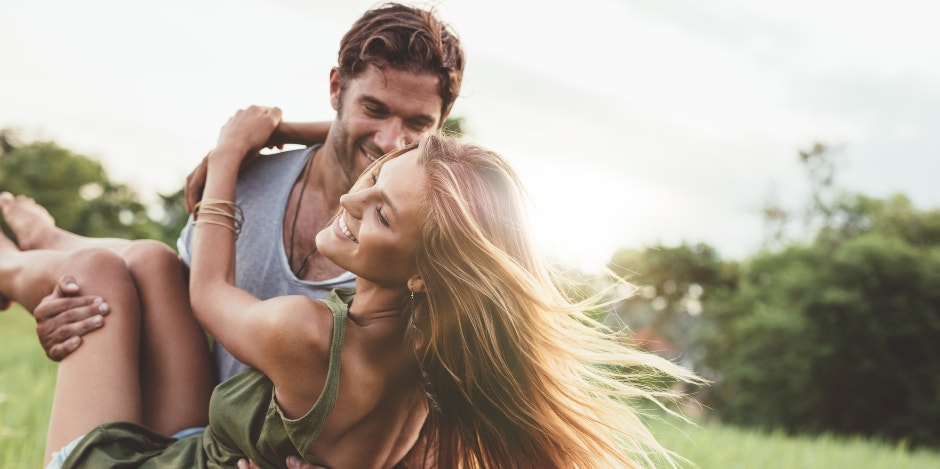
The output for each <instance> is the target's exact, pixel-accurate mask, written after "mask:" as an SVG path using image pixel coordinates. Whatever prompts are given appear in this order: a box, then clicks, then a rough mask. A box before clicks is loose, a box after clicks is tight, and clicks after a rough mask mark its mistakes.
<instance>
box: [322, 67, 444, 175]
mask: <svg viewBox="0 0 940 469" xmlns="http://www.w3.org/2000/svg"><path fill="white" fill-rule="evenodd" d="M341 85H342V80H341V79H340V76H339V71H338V70H336V69H333V71H332V72H331V73H330V98H331V101H332V103H333V108H334V109H336V112H337V115H336V120H335V121H334V122H333V127H332V129H331V130H330V138H329V142H328V144H329V145H330V146H331V147H332V149H333V151H334V153H335V155H336V158H337V161H338V162H339V164H340V166H342V168H343V171H344V172H345V173H346V177H347V178H348V179H349V184H350V185H351V184H352V183H353V182H355V180H356V179H357V178H358V177H359V174H361V173H362V171H363V170H365V168H366V167H367V166H369V164H371V163H372V162H373V161H375V160H376V159H378V158H379V157H381V156H382V155H384V154H386V153H388V152H390V151H392V150H396V149H398V148H401V147H403V146H405V145H407V144H409V143H411V142H413V141H415V140H417V139H418V138H419V137H420V136H421V135H422V134H424V133H425V132H427V131H430V130H433V129H436V128H437V127H438V126H439V125H440V122H441V119H442V116H441V104H442V103H441V96H440V94H439V89H440V88H439V86H440V80H439V78H438V77H437V76H436V75H434V74H431V73H425V72H421V73H414V72H407V71H402V70H397V69H394V68H391V67H386V68H385V69H384V70H383V69H379V68H378V67H376V66H374V65H369V67H368V68H367V69H366V70H365V71H364V72H362V73H361V74H359V76H357V77H355V78H352V79H349V80H347V81H346V83H345V85H346V86H345V87H341Z"/></svg>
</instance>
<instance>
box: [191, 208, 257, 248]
mask: <svg viewBox="0 0 940 469" xmlns="http://www.w3.org/2000/svg"><path fill="white" fill-rule="evenodd" d="M226 208H227V209H226ZM200 215H218V216H220V217H225V218H228V219H230V220H232V222H231V224H229V223H226V222H224V221H219V220H206V219H205V218H203V219H200V218H199V216H200ZM244 223H245V214H244V213H242V208H241V207H239V206H238V205H237V204H235V202H230V201H228V200H221V199H204V200H201V201H199V203H197V204H196V206H195V207H194V208H193V225H200V224H210V225H216V226H221V227H224V228H228V229H229V230H231V231H232V233H235V239H238V235H239V234H241V232H242V224H244Z"/></svg>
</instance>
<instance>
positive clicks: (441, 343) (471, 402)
mask: <svg viewBox="0 0 940 469" xmlns="http://www.w3.org/2000/svg"><path fill="white" fill-rule="evenodd" d="M418 151H419V155H420V156H419V161H420V163H421V165H422V166H423V168H424V170H425V171H426V174H427V177H428V179H427V181H428V182H427V188H426V190H427V194H426V195H427V197H426V203H427V206H426V209H427V211H426V213H425V215H424V219H423V220H422V222H423V223H422V226H423V228H422V232H421V235H420V236H421V238H420V240H419V241H418V248H417V253H416V258H417V265H418V271H419V273H420V274H421V275H422V277H423V279H424V281H425V284H426V286H427V293H426V295H425V298H421V296H420V295H419V296H418V298H416V308H415V310H414V313H413V316H412V324H413V329H414V330H415V331H419V335H420V338H419V339H417V340H418V342H417V343H419V344H421V345H420V350H419V352H418V355H419V356H418V361H419V365H420V366H421V368H422V374H423V375H424V377H425V381H426V391H427V392H428V394H429V399H430V400H431V407H432V412H431V414H430V416H429V420H428V426H427V427H426V429H427V432H428V433H427V438H428V443H429V446H430V447H436V448H437V451H436V453H437V460H438V467H442V468H513V467H518V468H540V469H541V468H553V467H559V468H585V469H595V468H607V467H651V466H655V465H657V464H658V463H665V464H669V465H674V457H673V456H672V455H671V454H670V453H669V452H668V451H666V450H665V449H664V448H663V447H662V446H660V445H659V444H658V443H657V442H656V440H655V438H653V436H652V435H651V434H650V432H649V430H648V429H647V428H646V426H645V425H644V424H643V422H642V421H641V420H640V416H639V414H638V412H637V411H636V410H635V406H636V404H638V403H641V402H644V401H649V400H651V401H655V402H658V401H659V400H660V399H661V398H671V397H674V396H673V395H672V393H670V392H669V391H667V390H662V389H661V388H657V387H656V386H654V385H652V384H645V383H649V382H650V379H649V378H651V377H652V378H655V379H662V378H664V377H666V378H674V379H678V380H681V381H687V382H695V381H697V378H696V377H695V376H694V375H693V374H692V373H691V372H689V371H687V370H685V369H683V368H681V367H678V366H676V365H674V364H672V363H671V362H669V361H667V360H663V359H661V358H658V357H656V356H654V355H651V354H648V353H644V352H641V351H638V350H636V349H633V348H631V347H629V346H627V345H625V343H624V342H623V340H622V337H619V336H618V335H617V334H615V333H613V332H612V331H610V330H609V329H607V328H605V327H604V326H602V325H601V324H599V323H598V322H597V321H595V320H592V319H591V318H590V317H589V316H588V315H587V314H586V312H587V311H588V310H589V308H591V307H592V304H586V303H584V302H579V303H573V302H572V301H570V300H569V299H567V298H566V297H565V295H564V294H563V293H562V292H561V291H560V290H559V288H558V287H557V286H556V284H555V283H554V277H553V274H552V273H551V269H550V268H549V267H548V264H547V263H546V262H545V261H544V260H543V259H542V257H541V256H539V255H538V253H537V252H536V248H535V247H534V245H533V242H532V239H531V233H530V229H529V227H528V226H527V221H526V220H527V216H526V203H527V199H526V196H525V193H524V190H523V188H522V185H521V184H520V181H519V178H518V176H517V175H516V173H515V172H514V171H513V170H512V168H511V167H510V166H509V165H508V164H507V162H506V161H505V160H504V159H503V158H502V157H500V156H499V155H498V154H496V153H493V152H491V151H489V150H486V149H484V148H481V147H479V146H476V145H472V144H467V143H463V142H460V141H458V140H456V139H453V138H449V137H443V136H440V135H430V136H427V137H425V138H423V139H422V140H421V141H420V143H419V145H418ZM559 189H560V190H561V188H559ZM594 306H596V304H594Z"/></svg>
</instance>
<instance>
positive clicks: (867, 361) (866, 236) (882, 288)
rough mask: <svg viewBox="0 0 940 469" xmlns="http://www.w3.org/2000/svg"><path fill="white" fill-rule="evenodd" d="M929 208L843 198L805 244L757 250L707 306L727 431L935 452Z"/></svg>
mask: <svg viewBox="0 0 940 469" xmlns="http://www.w3.org/2000/svg"><path fill="white" fill-rule="evenodd" d="M938 285H940V211H937V210H932V211H920V210H917V209H916V208H914V207H913V206H912V205H911V204H910V202H909V201H908V200H907V199H906V198H905V197H903V196H896V197H893V198H890V199H886V200H877V199H872V198H869V197H864V196H855V197H843V198H842V199H841V201H839V202H838V203H835V204H833V205H832V206H831V207H830V212H829V217H828V218H827V224H826V225H825V226H822V227H821V228H820V229H819V232H818V234H817V236H816V238H815V240H814V241H813V242H812V243H809V244H793V245H791V246H790V247H788V248H786V249H783V250H780V251H777V252H768V251H765V252H763V253H760V254H758V255H756V256H754V257H752V258H750V259H748V261H747V262H745V263H744V264H743V265H742V268H741V282H740V285H739V289H738V293H737V294H736V295H735V297H734V298H733V301H731V302H728V303H726V304H724V305H721V306H720V307H717V308H709V309H708V311H709V312H710V313H712V314H710V315H709V316H708V320H709V321H711V322H713V323H714V327H713V328H712V331H713V332H714V333H713V334H712V335H711V336H710V337H707V339H706V340H705V342H704V343H703V345H704V347H705V349H706V350H707V351H708V353H707V355H706V357H705V359H704V360H703V363H704V365H705V366H707V367H709V368H711V369H714V370H719V371H720V379H719V380H717V382H716V384H715V386H714V387H713V389H712V392H711V394H710V395H709V398H710V399H711V401H710V402H709V404H710V405H711V406H712V407H713V408H715V409H716V410H717V413H718V415H719V416H720V417H721V418H723V419H725V420H727V421H731V422H735V423H741V424H749V425H761V426H766V427H781V428H784V429H787V430H790V431H827V432H835V433H846V434H862V435H877V436H881V437H886V438H891V439H906V440H908V441H909V442H911V443H913V444H929V445H940V399H938V397H940V289H938V288H937V286H938Z"/></svg>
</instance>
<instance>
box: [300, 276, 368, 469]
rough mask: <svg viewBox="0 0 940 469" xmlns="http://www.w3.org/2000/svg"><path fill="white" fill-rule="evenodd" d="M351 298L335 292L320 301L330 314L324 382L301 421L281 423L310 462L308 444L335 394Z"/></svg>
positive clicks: (349, 292) (348, 292)
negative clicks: (329, 337)
mask: <svg viewBox="0 0 940 469" xmlns="http://www.w3.org/2000/svg"><path fill="white" fill-rule="evenodd" d="M354 296H355V291H354V290H341V289H336V290H333V291H331V292H330V294H329V295H328V296H327V297H326V298H323V299H322V300H320V301H322V302H323V303H325V304H326V306H327V307H329V308H330V311H331V312H332V313H333V342H332V343H331V344H330V365H329V368H328V370H327V373H326V383H324V386H323V392H322V393H321V394H320V397H319V398H318V399H317V402H316V404H314V405H313V408H312V409H311V410H310V412H309V413H308V414H307V415H306V416H305V417H304V418H303V419H301V420H295V421H292V422H285V424H287V429H288V432H290V433H291V434H292V435H291V440H292V441H293V442H294V443H295V445H296V446H295V447H296V448H297V449H298V450H300V449H301V448H304V451H305V452H306V453H307V455H306V456H307V458H308V459H310V460H313V461H317V460H318V458H317V457H316V456H315V455H314V454H312V453H310V452H309V448H310V445H311V443H313V440H315V439H316V438H317V437H318V436H320V432H321V431H323V426H324V425H325V424H326V420H327V418H328V417H329V416H330V413H332V412H333V406H334V405H335V404H336V397H337V395H338V394H339V374H340V373H339V372H340V369H339V366H340V356H341V355H342V352H343V339H344V338H345V334H346V315H347V314H348V312H349V303H351V302H352V299H353V297H354ZM294 424H299V425H294Z"/></svg>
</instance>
